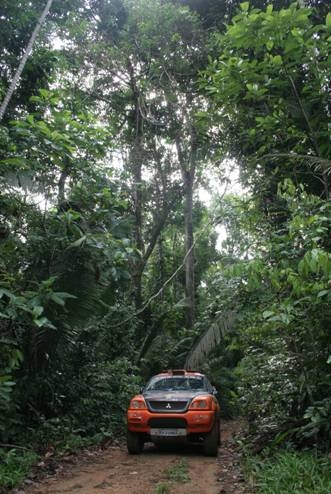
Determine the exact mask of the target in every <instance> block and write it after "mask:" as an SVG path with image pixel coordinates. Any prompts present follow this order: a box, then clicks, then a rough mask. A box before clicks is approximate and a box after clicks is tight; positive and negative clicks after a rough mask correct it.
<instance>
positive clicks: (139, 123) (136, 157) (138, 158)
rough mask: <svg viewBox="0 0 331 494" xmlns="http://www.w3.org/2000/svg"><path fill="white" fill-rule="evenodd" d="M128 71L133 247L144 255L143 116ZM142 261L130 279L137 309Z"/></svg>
mask: <svg viewBox="0 0 331 494" xmlns="http://www.w3.org/2000/svg"><path fill="white" fill-rule="evenodd" d="M128 69H129V73H130V86H131V89H132V93H133V104H134V142H133V147H132V151H131V155H130V166H131V170H132V176H133V204H134V219H135V221H134V240H135V247H136V248H137V249H138V250H139V251H140V253H141V255H142V256H143V255H144V242H143V237H142V164H143V137H144V129H143V118H142V115H141V111H140V104H139V103H140V93H139V89H138V87H137V84H136V80H135V77H134V69H133V66H132V65H131V63H129V64H128ZM141 263H142V261H140V260H138V261H136V262H135V264H134V266H133V273H132V280H133V290H134V300H135V306H136V308H137V309H139V308H140V307H141V305H142V287H141V279H142V270H141Z"/></svg>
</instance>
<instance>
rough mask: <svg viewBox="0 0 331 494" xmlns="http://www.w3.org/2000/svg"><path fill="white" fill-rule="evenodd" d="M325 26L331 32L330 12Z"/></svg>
mask: <svg viewBox="0 0 331 494" xmlns="http://www.w3.org/2000/svg"><path fill="white" fill-rule="evenodd" d="M325 24H326V27H327V28H328V30H329V31H331V12H329V13H328V15H327V16H326V19H325Z"/></svg>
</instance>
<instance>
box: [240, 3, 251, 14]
mask: <svg viewBox="0 0 331 494" xmlns="http://www.w3.org/2000/svg"><path fill="white" fill-rule="evenodd" d="M240 8H241V10H242V11H243V12H248V10H249V2H243V3H241V4H240Z"/></svg>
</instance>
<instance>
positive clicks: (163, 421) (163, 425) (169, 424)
mask: <svg viewBox="0 0 331 494" xmlns="http://www.w3.org/2000/svg"><path fill="white" fill-rule="evenodd" d="M148 425H149V426H150V427H154V428H160V429H185V428H186V420H185V419H178V418H172V417H169V418H168V417H166V418H159V419H158V418H152V419H150V420H149V422H148Z"/></svg>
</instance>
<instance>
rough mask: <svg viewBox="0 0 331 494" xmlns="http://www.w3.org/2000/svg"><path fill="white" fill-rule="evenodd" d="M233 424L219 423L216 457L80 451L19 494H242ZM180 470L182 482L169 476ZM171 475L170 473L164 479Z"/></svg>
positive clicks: (195, 451)
mask: <svg viewBox="0 0 331 494" xmlns="http://www.w3.org/2000/svg"><path fill="white" fill-rule="evenodd" d="M240 428H241V424H240V423H239V422H236V421H231V422H224V423H223V424H222V428H221V431H222V445H221V447H220V449H219V455H218V458H207V457H205V456H203V454H202V450H201V448H200V447H192V446H186V447H184V446H175V447H174V446H173V447H170V446H169V447H167V448H162V449H158V448H155V447H154V446H153V445H149V444H147V445H145V448H144V452H143V453H142V454H141V455H137V456H131V455H128V453H127V451H126V448H125V446H116V447H109V448H107V449H106V450H104V451H101V452H98V453H95V452H94V453H93V452H85V453H82V454H80V455H78V456H77V457H75V458H71V459H70V458H69V459H67V461H64V462H63V463H61V465H60V469H58V471H57V473H56V474H55V475H50V476H49V477H47V478H44V479H43V480H42V481H40V482H38V483H34V484H33V485H30V486H28V487H27V488H24V489H21V490H20V491H17V492H20V493H22V494H23V493H24V494H60V493H68V494H102V493H107V494H162V493H164V494H165V493H167V494H174V493H178V492H180V493H181V494H188V493H192V492H196V493H197V494H244V493H245V494H246V493H248V492H249V490H248V488H247V487H246V486H245V484H244V480H243V477H242V474H241V471H240V454H239V452H238V450H237V448H236V446H235V442H234V437H235V435H236V434H238V432H240ZM178 468H179V469H182V470H183V469H184V470H185V472H184V475H182V477H184V478H181V479H176V478H175V479H174V478H172V476H171V472H172V473H174V472H176V471H178ZM169 473H170V475H169Z"/></svg>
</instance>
